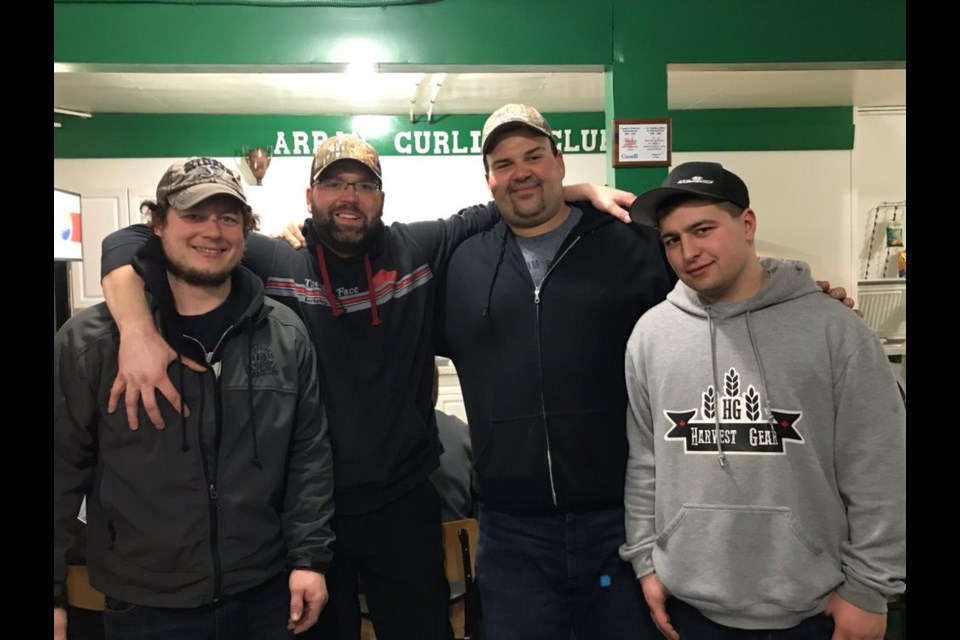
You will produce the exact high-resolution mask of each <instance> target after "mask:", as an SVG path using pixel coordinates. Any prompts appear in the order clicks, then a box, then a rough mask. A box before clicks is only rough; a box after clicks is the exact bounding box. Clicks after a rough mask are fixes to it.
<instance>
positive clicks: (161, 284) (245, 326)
mask: <svg viewBox="0 0 960 640" xmlns="http://www.w3.org/2000/svg"><path fill="white" fill-rule="evenodd" d="M133 268H134V270H136V272H137V273H138V274H139V275H140V277H141V278H143V282H144V287H145V289H146V293H147V298H148V302H149V303H150V306H151V308H152V309H153V310H154V314H155V318H156V321H157V326H158V328H159V330H160V332H161V334H163V337H164V338H165V339H166V340H167V343H168V344H170V346H171V347H172V348H173V349H175V350H176V352H177V360H178V362H179V368H180V377H179V384H180V386H181V388H179V389H177V391H178V392H179V393H180V407H179V413H180V432H181V448H182V450H183V451H184V452H186V451H189V444H188V439H187V417H186V412H185V408H184V397H185V396H186V394H185V393H184V389H183V385H184V384H185V379H186V374H187V367H186V366H185V365H184V364H183V357H184V356H187V357H191V358H193V359H194V360H196V361H197V362H199V363H201V364H204V365H206V366H208V367H210V368H212V369H213V370H214V371H215V372H216V373H215V375H217V377H219V368H218V365H219V360H220V354H221V353H222V352H223V348H224V345H225V344H226V343H227V341H228V340H232V339H234V338H236V337H237V336H239V335H240V334H243V335H244V336H245V338H246V347H247V358H246V363H247V368H248V375H247V385H248V389H247V392H248V397H249V399H250V403H251V406H250V416H251V419H250V425H249V427H250V436H251V438H252V439H253V451H254V456H253V460H252V463H253V464H254V466H256V467H258V468H259V467H260V466H261V464H260V459H259V443H258V436H257V425H256V424H255V422H254V421H253V418H252V416H253V375H252V372H251V371H250V368H251V367H252V366H253V330H254V327H255V326H256V324H257V323H258V322H260V321H261V320H263V319H264V318H266V317H267V315H269V314H270V307H268V306H266V305H265V304H264V302H263V301H264V287H263V282H262V281H261V280H260V278H258V277H256V276H255V275H254V274H253V272H252V271H250V270H249V269H247V268H246V267H243V266H241V265H237V267H236V269H234V271H233V273H232V274H231V276H230V277H231V286H232V291H233V292H234V293H236V294H237V295H238V299H239V303H238V304H237V309H238V310H239V313H238V315H237V317H236V318H234V319H232V321H231V324H230V326H229V327H228V328H226V330H225V331H224V333H223V335H222V337H221V338H220V341H219V343H218V344H217V347H216V348H215V350H214V351H213V352H212V353H211V354H209V361H208V356H207V354H206V353H205V352H204V349H203V348H202V346H201V345H199V344H198V343H195V342H193V341H190V340H186V339H184V336H182V335H178V334H177V333H176V332H175V331H173V330H172V327H173V326H174V325H175V323H174V320H173V319H174V316H175V314H176V309H177V307H176V303H175V301H174V299H173V292H172V291H171V290H170V282H169V280H168V279H167V263H166V256H165V255H164V253H163V246H162V244H161V242H160V239H159V238H158V237H156V236H155V237H152V238H150V240H148V241H147V243H146V244H145V245H144V246H143V248H142V249H140V251H139V252H137V254H136V256H134V259H133ZM213 363H217V365H214V364H213ZM201 375H203V374H201ZM201 388H202V386H201ZM200 413H202V412H200ZM201 419H202V418H201Z"/></svg>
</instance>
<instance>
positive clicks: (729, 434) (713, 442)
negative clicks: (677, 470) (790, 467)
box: [663, 368, 804, 455]
mask: <svg viewBox="0 0 960 640" xmlns="http://www.w3.org/2000/svg"><path fill="white" fill-rule="evenodd" d="M763 400H764V398H762V397H761V395H760V393H759V392H758V391H757V389H756V387H754V386H753V385H750V386H748V387H747V389H746V391H745V392H742V393H741V385H740V374H739V373H738V372H737V370H736V369H733V368H731V369H730V370H729V371H727V372H726V374H724V376H723V393H722V395H720V396H719V397H717V393H716V390H715V389H714V388H713V385H709V386H708V387H707V390H706V391H705V392H704V393H703V395H702V396H701V402H700V408H699V410H698V409H688V410H680V411H664V412H663V414H664V415H665V416H666V417H667V419H668V420H670V422H671V423H672V425H673V426H672V427H671V428H670V429H669V430H668V431H667V433H666V435H665V436H664V438H665V439H666V440H683V441H684V447H685V451H686V453H713V454H715V453H717V451H718V447H717V444H718V441H719V446H720V447H721V448H722V449H723V452H724V453H742V454H761V455H783V453H784V443H785V442H787V441H791V440H792V441H794V442H796V443H798V444H803V442H804V439H803V436H802V435H800V433H799V432H798V431H797V429H796V424H797V422H799V421H800V418H801V417H802V415H803V413H802V412H800V411H782V410H778V409H769V410H768V409H766V408H765V405H764V402H763ZM698 413H699V417H698Z"/></svg>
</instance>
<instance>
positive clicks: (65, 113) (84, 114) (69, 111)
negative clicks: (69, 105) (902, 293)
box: [53, 107, 93, 118]
mask: <svg viewBox="0 0 960 640" xmlns="http://www.w3.org/2000/svg"><path fill="white" fill-rule="evenodd" d="M53 112H54V113H59V114H60V115H62V116H76V117H77V118H92V117H93V114H92V113H87V112H85V111H74V110H73V109H58V108H57V107H54V108H53Z"/></svg>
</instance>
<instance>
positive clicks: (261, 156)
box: [243, 147, 272, 185]
mask: <svg viewBox="0 0 960 640" xmlns="http://www.w3.org/2000/svg"><path fill="white" fill-rule="evenodd" d="M271 151H272V147H257V148H255V149H244V150H243V154H244V156H245V157H246V159H247V166H248V167H250V171H252V172H253V177H254V178H256V179H257V184H258V185H262V184H263V176H265V175H267V168H268V167H269V166H270V153H271Z"/></svg>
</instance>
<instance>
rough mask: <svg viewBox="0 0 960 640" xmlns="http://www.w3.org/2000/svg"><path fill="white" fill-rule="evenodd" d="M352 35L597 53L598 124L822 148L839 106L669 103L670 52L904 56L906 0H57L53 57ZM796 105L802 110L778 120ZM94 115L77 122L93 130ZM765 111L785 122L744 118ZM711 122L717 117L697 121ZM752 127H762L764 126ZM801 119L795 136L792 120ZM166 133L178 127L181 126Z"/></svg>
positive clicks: (92, 58)
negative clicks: (642, 124)
mask: <svg viewBox="0 0 960 640" xmlns="http://www.w3.org/2000/svg"><path fill="white" fill-rule="evenodd" d="M363 39H366V40H367V41H368V44H366V45H364V44H362V40H363ZM358 43H360V44H359V45H358ZM371 43H372V44H371ZM356 46H361V47H366V49H365V50H369V49H370V48H371V47H373V48H375V49H376V50H377V55H376V58H377V61H379V62H380V63H382V64H395V65H504V66H527V65H583V64H590V65H601V66H602V67H603V68H605V69H606V88H605V96H606V113H605V117H606V127H607V130H608V135H609V133H610V131H611V129H612V127H611V123H612V119H613V118H615V117H622V118H637V117H663V116H667V115H670V116H672V117H673V118H674V129H673V134H674V140H675V145H674V150H686V149H684V148H682V147H686V145H688V144H693V145H695V144H700V143H699V142H697V141H700V140H703V141H704V142H703V143H702V144H709V145H711V146H709V147H704V148H703V150H706V149H707V148H709V149H711V150H714V149H731V150H732V149H735V148H737V147H736V146H729V145H735V144H736V141H737V140H740V139H741V138H742V136H743V135H745V134H750V135H751V136H752V137H755V138H756V137H760V138H763V140H764V141H765V142H764V143H763V144H765V145H766V146H763V147H762V148H804V149H805V148H810V147H809V146H802V143H803V141H804V140H806V141H807V144H811V141H812V144H814V145H816V148H836V147H833V146H829V145H830V144H837V143H836V142H824V141H833V140H835V139H838V138H852V125H849V123H848V125H847V126H846V127H845V129H846V131H841V129H843V128H844V127H841V126H840V125H839V124H838V122H837V120H836V118H835V117H834V116H830V117H825V116H824V113H823V112H819V110H814V112H812V113H811V115H809V116H799V115H797V114H796V113H785V114H782V115H773V114H765V113H749V112H756V111H757V110H748V112H747V113H745V114H742V115H729V116H727V115H724V114H721V115H715V114H699V115H690V114H688V113H682V114H681V113H675V114H669V113H668V111H667V86H666V84H667V76H666V65H667V64H670V63H698V64H709V63H725V64H726V63H838V64H840V65H845V66H851V65H856V64H860V63H866V62H893V61H899V62H903V61H905V60H906V0H792V1H791V2H773V1H770V0H593V1H591V2H585V1H583V0H440V1H439V2H435V3H430V4H423V5H404V6H395V7H387V8H343V7H306V6H297V7H282V8H280V7H267V6H224V5H218V6H204V5H161V4H131V3H123V4H113V3H105V4H98V3H96V2H80V3H77V2H72V3H71V2H59V3H58V2H54V61H55V62H58V63H76V64H83V65H92V68H105V67H104V65H120V66H121V67H126V66H132V65H198V64H203V65H306V66H309V65H317V64H327V63H343V62H349V61H350V55H349V53H344V52H345V51H347V52H349V51H350V50H351V47H356ZM115 68H116V67H115ZM760 111H769V110H760ZM788 111H790V112H794V111H796V110H788ZM103 117H104V118H106V116H103ZM797 118H799V119H800V120H803V121H805V124H795V125H791V126H785V125H783V122H788V121H794V122H795V121H796V119H797ZM100 119H101V116H98V117H97V118H95V119H94V120H93V121H91V123H90V124H88V125H79V124H78V125H74V126H75V127H76V128H80V127H81V126H86V127H88V129H89V130H91V131H92V130H93V127H98V126H101V125H96V124H94V123H96V121H97V120H100ZM771 119H772V121H780V123H781V125H780V126H776V125H771V124H763V126H762V127H760V128H759V129H758V128H757V127H759V126H760V125H759V124H755V125H754V126H751V125H750V123H751V122H753V123H761V124H762V123H765V122H767V123H768V122H769V121H771ZM821 119H824V122H826V124H825V125H824V126H826V127H827V129H829V130H828V131H821V130H820V126H819V125H818V124H817V122H818V121H820V120H821ZM850 119H851V120H852V118H850ZM228 120H229V119H228ZM115 124H116V127H119V128H115V129H114V134H112V135H113V138H114V139H115V140H117V144H121V142H122V141H124V140H127V141H135V140H143V141H146V140H148V139H149V137H150V135H151V134H150V131H142V132H136V131H133V130H130V129H127V130H126V131H124V130H123V128H122V127H120V125H119V124H117V123H110V122H107V123H105V124H104V125H102V126H108V127H112V126H114V125H115ZM156 126H158V127H159V126H161V124H160V121H157V124H156ZM218 126H220V125H218ZM222 126H223V127H227V128H229V127H231V126H239V125H237V124H236V123H235V124H230V122H224V123H223V124H222ZM256 126H259V125H256ZM264 126H265V125H264ZM555 126H556V125H555ZM687 127H689V129H688V128H687ZM711 127H720V129H718V130H717V131H713V132H709V131H706V128H711ZM797 127H799V128H797ZM761 129H762V130H764V131H766V133H765V134H763V135H760V134H759V133H758V131H760V130H761ZM189 130H190V128H189V127H183V128H181V131H182V132H183V133H184V134H188V133H189ZM801 130H802V131H803V135H799V134H797V133H796V132H798V131H801ZM791 131H793V132H791ZM69 132H70V129H68V127H67V125H66V124H65V125H64V129H63V130H61V131H60V132H59V133H57V134H56V135H55V136H54V138H55V154H57V153H62V154H65V155H64V157H77V154H81V155H82V154H84V153H88V154H92V153H99V154H103V153H107V151H104V148H105V147H104V144H105V143H104V142H103V141H102V140H99V139H98V138H97V137H96V136H95V135H93V134H90V135H89V136H88V137H87V139H86V140H87V141H86V144H88V145H89V149H88V150H87V151H86V152H85V151H83V149H81V148H79V147H78V145H80V142H78V140H80V139H81V138H73V139H72V141H70V140H68V136H67V135H66V134H68V133H69ZM235 133H241V131H239V130H238V131H235ZM168 134H169V135H173V136H176V135H177V127H170V129H169V130H168ZM78 135H79V134H78ZM124 144H125V143H124ZM170 144H173V142H172V141H171V142H170ZM183 144H186V143H183ZM751 144H754V143H751ZM680 145H682V147H681V146H680ZM784 145H788V146H784ZM789 145H801V146H796V147H792V146H789ZM825 145H827V146H825ZM176 148H182V147H176ZM94 150H96V151H94ZM690 150H698V149H690ZM210 152H211V153H212V151H210ZM664 173H665V170H664V169H618V170H613V169H611V170H610V182H611V183H612V184H616V185H617V186H620V187H622V188H626V189H630V190H633V191H642V190H644V189H646V188H648V187H650V186H653V185H655V184H657V183H659V182H660V180H661V179H662V177H663V175H664Z"/></svg>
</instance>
